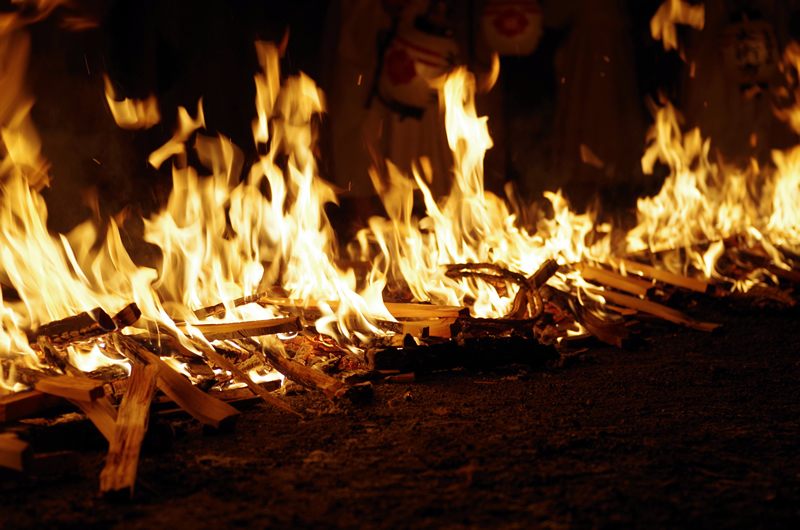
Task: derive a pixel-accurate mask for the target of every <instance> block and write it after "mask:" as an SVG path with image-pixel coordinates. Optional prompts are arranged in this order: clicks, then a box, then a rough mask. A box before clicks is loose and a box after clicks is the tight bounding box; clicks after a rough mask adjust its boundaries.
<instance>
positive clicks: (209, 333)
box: [178, 317, 303, 341]
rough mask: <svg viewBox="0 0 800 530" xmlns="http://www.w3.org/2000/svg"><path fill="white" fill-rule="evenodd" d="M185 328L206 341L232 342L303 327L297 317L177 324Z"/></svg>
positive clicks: (297, 329) (287, 331) (294, 330)
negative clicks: (189, 327) (190, 328)
mask: <svg viewBox="0 0 800 530" xmlns="http://www.w3.org/2000/svg"><path fill="white" fill-rule="evenodd" d="M187 326H191V327H192V328H194V329H195V330H197V331H199V332H200V333H202V334H203V336H204V337H205V338H206V340H208V341H212V340H232V339H243V338H247V337H258V336H261V335H276V334H278V333H292V332H296V331H301V330H302V329H303V325H302V323H301V322H300V318H299V317H286V318H274V319H268V320H246V321H241V322H219V323H217V322H215V323H202V324H178V328H179V329H180V330H181V331H184V330H185V329H186V327H187Z"/></svg>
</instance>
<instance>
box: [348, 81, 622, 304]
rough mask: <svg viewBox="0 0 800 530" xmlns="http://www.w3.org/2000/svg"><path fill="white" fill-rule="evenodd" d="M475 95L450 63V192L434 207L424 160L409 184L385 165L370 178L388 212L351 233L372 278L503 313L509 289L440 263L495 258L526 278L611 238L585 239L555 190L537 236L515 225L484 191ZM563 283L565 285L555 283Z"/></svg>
mask: <svg viewBox="0 0 800 530" xmlns="http://www.w3.org/2000/svg"><path fill="white" fill-rule="evenodd" d="M475 92H476V88H475V80H474V77H473V76H472V74H470V73H469V72H468V71H467V70H466V69H465V68H458V69H456V70H454V71H453V72H451V73H450V74H449V75H448V76H447V79H446V81H445V83H444V84H443V87H442V89H441V93H440V101H442V104H443V107H444V114H445V116H444V118H445V125H446V131H447V138H448V143H449V145H450V148H451V150H452V151H453V154H454V159H455V166H454V181H453V185H452V188H451V191H450V194H449V195H448V196H447V197H446V198H445V199H443V201H442V203H441V204H438V203H437V202H436V200H435V198H434V197H433V194H432V193H431V191H430V188H429V187H428V185H427V182H429V181H430V178H431V175H430V174H429V171H426V169H425V165H424V164H420V166H422V167H421V168H419V167H417V168H414V170H413V172H412V173H413V180H412V179H410V178H408V177H406V176H404V175H402V174H401V173H400V171H399V170H398V169H397V167H395V166H394V165H393V164H391V163H390V162H389V163H387V164H386V175H385V176H382V175H380V174H379V172H378V171H377V170H376V169H373V170H372V171H371V173H370V174H371V177H372V180H373V183H374V185H375V188H376V190H377V191H378V193H379V195H380V196H381V199H382V201H383V204H384V206H385V208H386V211H387V213H388V216H389V218H388V219H382V218H378V217H373V218H372V219H370V220H369V229H368V230H364V231H362V232H361V233H360V234H359V236H358V242H359V247H358V253H357V256H356V257H358V258H361V259H365V258H367V257H369V256H370V253H371V251H372V248H371V247H372V245H377V247H378V249H379V250H378V255H377V257H375V258H374V263H375V268H374V270H373V271H372V275H373V276H374V277H379V278H383V277H390V278H394V279H403V280H404V281H405V282H406V283H407V284H408V287H409V290H410V291H411V293H412V294H413V296H414V298H415V299H416V300H419V301H434V302H436V303H441V304H447V305H462V304H465V303H468V305H470V306H471V307H472V311H473V313H474V314H475V315H476V316H482V317H498V316H502V315H504V314H506V313H507V312H508V310H509V308H510V305H511V301H512V300H513V296H514V294H515V293H516V290H517V288H516V286H511V285H509V286H506V291H507V293H506V294H505V295H504V296H501V295H500V293H499V292H498V290H497V289H496V288H495V287H493V286H491V285H489V284H487V283H485V282H483V281H481V280H475V279H452V278H449V277H448V276H446V274H445V272H446V271H445V268H444V266H445V265H448V264H453V263H494V264H498V265H501V266H503V267H505V268H507V269H510V270H512V271H517V272H522V273H524V274H527V275H529V274H532V273H533V272H535V271H536V270H537V269H538V267H539V266H540V265H541V264H542V263H543V262H544V261H545V260H546V259H549V258H556V259H558V260H559V262H560V263H572V262H575V261H579V260H581V259H582V258H583V257H587V258H594V259H601V258H602V257H603V256H606V255H607V254H608V252H609V250H610V240H609V238H607V237H603V238H600V239H599V240H598V243H597V244H588V243H587V236H589V234H591V233H592V232H595V231H596V228H597V227H596V226H595V225H596V224H595V222H594V218H593V216H592V215H591V214H584V215H582V216H577V215H575V214H573V213H572V212H570V210H569V207H568V204H567V201H566V200H565V199H564V197H563V196H562V195H561V193H560V192H559V193H548V194H546V198H547V199H548V200H549V201H550V203H551V205H552V208H553V210H554V214H555V215H554V217H552V218H544V217H543V218H542V219H540V222H539V226H538V229H537V231H536V233H529V232H528V231H527V230H526V229H524V228H522V227H520V226H518V223H517V219H516V217H515V216H514V215H513V214H511V213H510V212H509V210H508V206H507V204H506V202H505V201H504V200H502V199H501V198H500V197H497V196H496V195H494V194H493V193H490V192H487V191H485V190H484V186H483V160H484V156H485V153H486V151H487V150H488V149H489V148H491V147H492V140H491V138H490V136H489V132H488V127H487V118H485V117H478V116H477V114H476V111H475V99H474V96H475ZM421 173H423V174H424V176H423V175H421ZM439 178H441V176H440V177H439ZM415 190H419V191H420V192H421V194H422V197H423V200H424V204H425V207H426V212H427V217H425V218H423V219H421V220H419V219H416V218H415V217H414V216H413V215H412V207H413V204H414V192H415ZM601 228H607V227H601ZM562 287H564V288H566V286H565V285H564V284H563V283H562Z"/></svg>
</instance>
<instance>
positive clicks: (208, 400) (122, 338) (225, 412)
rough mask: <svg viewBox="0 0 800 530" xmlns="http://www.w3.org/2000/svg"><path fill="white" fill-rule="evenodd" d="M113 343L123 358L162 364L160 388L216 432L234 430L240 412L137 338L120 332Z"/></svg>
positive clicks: (113, 338) (158, 383)
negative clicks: (190, 379)
mask: <svg viewBox="0 0 800 530" xmlns="http://www.w3.org/2000/svg"><path fill="white" fill-rule="evenodd" d="M112 341H113V344H114V345H115V347H116V348H117V350H118V351H119V352H120V353H122V354H123V355H125V356H127V357H129V358H131V359H135V360H137V361H138V362H142V363H145V364H154V365H158V368H159V372H158V381H157V385H158V388H159V389H160V390H161V391H162V392H164V393H165V394H166V395H168V396H169V397H170V398H171V399H172V400H173V401H174V402H175V403H176V404H177V405H178V406H179V407H181V408H182V409H183V410H185V411H186V412H188V413H189V415H190V416H192V417H193V418H194V419H196V420H197V421H199V422H201V423H204V424H206V425H210V426H212V427H214V428H216V429H225V428H230V427H232V426H233V425H234V424H235V423H236V419H237V418H238V417H239V411H238V410H236V409H235V408H233V407H232V406H230V405H228V404H227V403H223V402H222V401H220V400H218V399H215V398H213V397H211V396H209V395H208V394H206V393H205V392H203V391H202V390H200V389H199V388H197V387H195V386H194V385H193V384H192V383H191V382H190V381H189V380H188V379H186V378H185V377H184V376H183V375H181V374H179V373H178V372H176V371H175V370H174V369H173V368H172V367H171V366H170V365H168V364H167V363H165V362H164V361H162V360H161V359H160V358H159V357H158V356H157V355H156V354H154V353H153V352H151V351H150V350H148V349H147V348H145V347H144V346H143V345H142V344H140V343H139V342H137V341H136V340H134V339H133V338H131V337H128V336H126V335H122V334H121V333H117V334H115V335H113V336H112Z"/></svg>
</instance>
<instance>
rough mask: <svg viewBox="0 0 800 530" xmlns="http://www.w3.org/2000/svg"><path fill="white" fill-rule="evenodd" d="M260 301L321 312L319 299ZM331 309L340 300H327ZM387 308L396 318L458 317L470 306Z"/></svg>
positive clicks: (416, 305)
mask: <svg viewBox="0 0 800 530" xmlns="http://www.w3.org/2000/svg"><path fill="white" fill-rule="evenodd" d="M259 303H262V304H265V305H274V306H277V307H279V308H281V309H285V310H290V311H292V310H294V311H313V312H320V307H319V304H320V303H321V302H319V301H317V300H308V301H307V302H306V301H303V300H293V299H290V298H261V299H260V300H259ZM325 303H327V304H328V305H329V306H330V308H331V310H333V311H336V310H337V309H338V308H339V302H338V301H335V300H331V301H327V302H325ZM384 305H385V306H386V309H388V310H389V313H390V314H391V315H392V316H393V317H394V318H458V317H460V316H468V315H469V308H468V307H462V306H448V305H431V304H400V303H391V302H389V303H386V304H384Z"/></svg>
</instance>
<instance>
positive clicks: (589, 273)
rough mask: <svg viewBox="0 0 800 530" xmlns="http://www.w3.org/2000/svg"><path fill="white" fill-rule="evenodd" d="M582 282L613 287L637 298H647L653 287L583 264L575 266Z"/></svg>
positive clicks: (632, 278)
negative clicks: (586, 281)
mask: <svg viewBox="0 0 800 530" xmlns="http://www.w3.org/2000/svg"><path fill="white" fill-rule="evenodd" d="M576 268H577V269H578V270H579V271H580V273H581V276H582V277H583V279H584V280H588V281H590V282H596V283H599V284H601V285H604V286H606V287H613V288H614V289H618V290H620V291H624V292H626V293H630V294H635V295H637V296H647V295H649V294H652V292H653V290H654V289H655V286H654V285H653V284H652V282H648V281H646V280H642V279H640V278H635V277H633V276H623V275H621V274H618V273H616V272H613V271H609V270H605V269H600V268H597V267H592V266H591V265H585V264H583V263H578V264H576Z"/></svg>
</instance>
